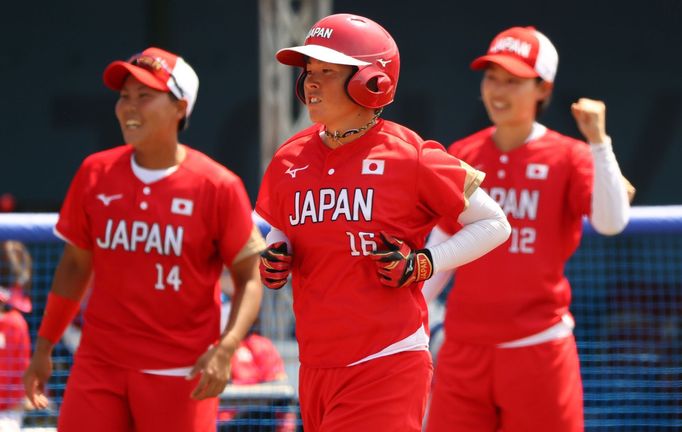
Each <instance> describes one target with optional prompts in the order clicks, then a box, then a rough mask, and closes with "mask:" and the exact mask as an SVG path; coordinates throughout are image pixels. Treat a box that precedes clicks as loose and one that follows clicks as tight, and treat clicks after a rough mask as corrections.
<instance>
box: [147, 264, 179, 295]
mask: <svg viewBox="0 0 682 432" xmlns="http://www.w3.org/2000/svg"><path fill="white" fill-rule="evenodd" d="M155 265H156V285H154V288H156V289H157V290H160V291H163V290H165V289H166V284H168V285H170V286H172V287H173V290H175V291H180V285H182V280H180V266H178V265H174V266H173V267H171V269H170V271H169V272H168V274H167V275H165V273H164V271H163V266H162V265H161V264H158V263H157V264H155ZM164 275H165V279H166V281H165V284H164Z"/></svg>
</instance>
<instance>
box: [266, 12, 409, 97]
mask: <svg viewBox="0 0 682 432" xmlns="http://www.w3.org/2000/svg"><path fill="white" fill-rule="evenodd" d="M307 58H314V59H317V60H320V61H324V62H328V63H334V64H342V65H350V66H355V67H357V68H358V70H357V72H355V74H353V75H352V76H351V77H350V79H349V81H348V84H347V87H346V89H347V91H348V95H349V96H350V97H351V99H353V101H355V103H357V104H358V105H361V106H364V107H367V108H381V107H384V106H386V105H388V104H390V103H391V102H393V98H394V96H395V91H396V87H397V86H398V74H399V73H400V55H399V53H398V46H397V45H396V43H395V41H394V40H393V38H392V37H391V35H390V34H389V33H388V32H387V31H386V30H385V29H384V28H383V27H381V26H380V25H379V24H377V23H375V22H374V21H372V20H370V19H368V18H364V17H361V16H358V15H350V14H336V15H330V16H328V17H325V18H322V19H321V20H320V21H318V22H317V23H316V24H315V25H314V26H313V27H312V28H311V29H310V31H309V32H308V36H307V37H306V39H305V42H304V44H303V45H302V46H296V47H291V48H285V49H282V50H279V51H278V52H277V60H278V61H279V62H280V63H283V64H286V65H290V66H299V67H302V68H303V69H304V71H303V72H302V73H301V75H300V76H299V78H298V82H297V85H296V95H297V96H298V98H299V99H301V100H302V101H303V102H304V103H305V97H304V95H303V80H304V79H305V75H306V73H305V67H306V60H307Z"/></svg>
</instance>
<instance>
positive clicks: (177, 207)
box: [171, 198, 194, 216]
mask: <svg viewBox="0 0 682 432" xmlns="http://www.w3.org/2000/svg"><path fill="white" fill-rule="evenodd" d="M193 209H194V202H193V201H192V200H188V199H184V198H173V201H172V202H171V213H174V214H179V215H184V216H192V210H193Z"/></svg>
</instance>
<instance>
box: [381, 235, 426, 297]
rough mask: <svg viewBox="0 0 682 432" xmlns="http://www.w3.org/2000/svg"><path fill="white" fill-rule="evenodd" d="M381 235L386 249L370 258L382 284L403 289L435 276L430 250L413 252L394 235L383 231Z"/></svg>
mask: <svg viewBox="0 0 682 432" xmlns="http://www.w3.org/2000/svg"><path fill="white" fill-rule="evenodd" d="M379 235H380V236H381V239H382V240H383V242H384V245H385V247H386V249H385V250H378V251H375V252H372V254H371V255H370V256H371V258H372V259H373V260H374V264H376V266H377V273H378V274H379V280H380V281H381V283H382V284H384V285H388V286H391V287H395V288H402V287H404V286H407V285H410V284H412V283H414V282H419V281H423V280H426V279H428V278H430V277H431V276H432V275H433V259H432V258H431V252H430V251H429V250H428V249H418V250H412V249H410V247H409V246H408V245H407V244H405V242H404V241H402V240H398V239H397V238H395V237H393V236H392V235H389V234H386V233H385V232H383V231H382V232H381V233H380V234H379Z"/></svg>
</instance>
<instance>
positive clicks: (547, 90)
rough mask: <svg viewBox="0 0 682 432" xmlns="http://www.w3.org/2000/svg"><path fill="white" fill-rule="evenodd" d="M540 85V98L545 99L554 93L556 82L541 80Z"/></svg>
mask: <svg viewBox="0 0 682 432" xmlns="http://www.w3.org/2000/svg"><path fill="white" fill-rule="evenodd" d="M538 86H539V87H540V97H539V98H538V100H545V99H547V98H549V97H550V96H551V95H552V90H554V84H553V83H551V82H548V81H541V82H540V83H539V84H538Z"/></svg>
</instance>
